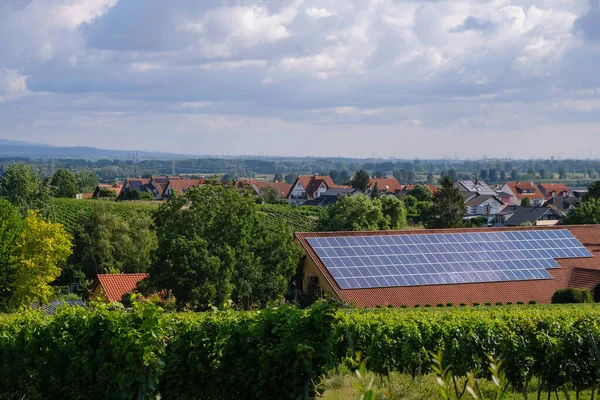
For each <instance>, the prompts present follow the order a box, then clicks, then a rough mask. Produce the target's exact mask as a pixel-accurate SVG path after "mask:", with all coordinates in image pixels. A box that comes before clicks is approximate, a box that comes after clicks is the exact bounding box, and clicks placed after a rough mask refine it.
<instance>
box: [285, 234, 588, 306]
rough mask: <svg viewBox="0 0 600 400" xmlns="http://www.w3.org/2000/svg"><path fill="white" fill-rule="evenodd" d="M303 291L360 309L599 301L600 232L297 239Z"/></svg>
mask: <svg viewBox="0 0 600 400" xmlns="http://www.w3.org/2000/svg"><path fill="white" fill-rule="evenodd" d="M295 239H296V240H297V241H298V243H299V244H300V245H301V247H302V249H303V251H304V257H303V258H302V259H301V261H300V264H299V269H298V277H297V280H296V282H295V283H296V286H297V287H301V288H302V289H303V290H315V289H311V288H314V287H315V284H316V290H315V292H316V293H322V294H323V295H324V296H327V297H330V298H332V299H335V300H337V301H339V302H340V303H345V304H354V305H356V306H358V307H376V306H386V305H392V306H395V307H399V306H402V305H406V306H408V307H413V306H415V305H420V306H424V305H426V304H431V305H434V306H435V305H436V304H446V303H453V304H454V305H458V304H461V303H466V304H469V305H471V304H473V303H479V304H484V303H492V304H494V303H497V302H501V303H507V302H513V303H517V302H518V301H523V302H528V301H530V300H536V301H537V302H538V303H550V302H551V298H552V295H553V294H554V292H555V291H556V290H558V289H562V288H567V287H574V288H580V289H587V290H590V291H592V292H593V294H594V296H595V298H596V299H600V289H599V288H600V257H599V255H600V226H597V225H577V226H556V227H512V228H479V229H472V228H471V229H466V228H460V229H437V230H425V231H424V230H409V231H367V232H310V233H296V234H295Z"/></svg>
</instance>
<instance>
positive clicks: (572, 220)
mask: <svg viewBox="0 0 600 400" xmlns="http://www.w3.org/2000/svg"><path fill="white" fill-rule="evenodd" d="M564 221H565V224H569V225H579V224H600V198H595V197H589V198H588V199H587V200H585V201H584V202H582V203H581V204H579V205H578V206H577V207H575V208H574V209H573V210H571V211H569V212H568V213H567V215H565V217H564Z"/></svg>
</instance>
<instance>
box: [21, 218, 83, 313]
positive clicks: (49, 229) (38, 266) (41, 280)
mask: <svg viewBox="0 0 600 400" xmlns="http://www.w3.org/2000/svg"><path fill="white" fill-rule="evenodd" d="M71 239H72V238H71V236H70V235H69V234H68V233H67V232H66V231H65V230H64V227H63V226H62V225H60V224H54V223H52V222H48V221H46V220H44V219H43V218H41V217H40V216H39V214H37V213H36V212H33V211H29V214H28V215H27V217H26V218H25V230H24V231H22V232H21V235H20V236H19V237H18V238H17V240H16V242H15V252H14V257H13V258H12V259H11V263H12V264H13V265H14V268H15V281H14V292H13V294H12V297H11V299H10V307H11V308H13V309H17V308H21V307H29V306H30V305H32V304H33V303H34V302H39V303H41V304H43V303H47V302H48V300H49V299H50V297H51V296H52V294H53V290H52V288H51V287H50V286H49V284H50V283H52V282H53V281H54V280H55V279H56V278H58V276H59V275H60V271H61V268H60V267H61V266H62V265H63V264H64V263H65V262H66V261H67V258H68V257H69V255H71V246H72V244H71Z"/></svg>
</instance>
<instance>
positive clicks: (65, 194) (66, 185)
mask: <svg viewBox="0 0 600 400" xmlns="http://www.w3.org/2000/svg"><path fill="white" fill-rule="evenodd" d="M50 186H51V187H52V195H53V196H54V197H58V198H66V199H74V198H75V195H76V194H77V193H79V187H78V186H77V181H76V180H75V176H74V175H73V174H72V173H70V172H69V171H67V170H66V169H59V170H58V171H56V172H55V173H54V175H52V180H51V181H50Z"/></svg>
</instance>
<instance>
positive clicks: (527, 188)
mask: <svg viewBox="0 0 600 400" xmlns="http://www.w3.org/2000/svg"><path fill="white" fill-rule="evenodd" d="M500 191H502V192H506V193H508V194H510V195H512V196H514V197H511V198H510V200H509V205H511V206H519V205H521V202H522V201H523V200H524V199H529V201H530V202H531V205H532V206H541V205H543V204H544V202H545V201H546V196H544V194H543V193H542V192H541V190H540V189H539V188H538V187H537V186H536V185H535V184H534V183H533V182H519V181H517V182H506V183H505V184H504V185H503V186H502V188H500Z"/></svg>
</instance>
